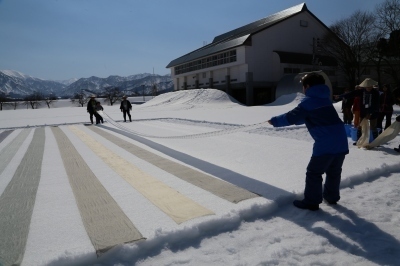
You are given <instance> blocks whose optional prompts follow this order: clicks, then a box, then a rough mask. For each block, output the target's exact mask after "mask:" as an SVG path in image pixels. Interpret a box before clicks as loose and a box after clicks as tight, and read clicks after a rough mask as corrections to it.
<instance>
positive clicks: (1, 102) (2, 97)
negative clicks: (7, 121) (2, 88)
mask: <svg viewBox="0 0 400 266" xmlns="http://www.w3.org/2000/svg"><path fill="white" fill-rule="evenodd" d="M7 101H8V99H7V97H6V95H5V94H4V93H3V92H2V93H0V111H3V105H4V104H6V103H7Z"/></svg>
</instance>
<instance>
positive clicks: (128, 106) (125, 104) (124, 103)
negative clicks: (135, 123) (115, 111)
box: [119, 96, 132, 122]
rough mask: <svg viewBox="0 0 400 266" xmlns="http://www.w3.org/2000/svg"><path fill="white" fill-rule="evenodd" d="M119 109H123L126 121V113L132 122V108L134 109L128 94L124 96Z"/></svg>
mask: <svg viewBox="0 0 400 266" xmlns="http://www.w3.org/2000/svg"><path fill="white" fill-rule="evenodd" d="M119 109H121V112H122V113H123V116H124V122H126V114H128V117H129V121H130V122H132V118H131V114H130V110H132V104H131V102H130V101H128V100H127V99H126V96H122V101H121V106H120V107H119Z"/></svg>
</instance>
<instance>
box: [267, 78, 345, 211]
mask: <svg viewBox="0 0 400 266" xmlns="http://www.w3.org/2000/svg"><path fill="white" fill-rule="evenodd" d="M301 83H302V85H303V91H304V94H305V95H306V96H305V97H304V99H303V100H302V101H301V103H300V104H299V105H298V106H297V107H296V108H294V109H293V110H291V111H289V112H287V113H286V114H282V115H279V116H275V117H273V118H271V119H270V120H269V121H268V123H270V124H271V125H273V126H274V127H284V126H289V125H300V124H304V123H305V125H306V127H307V129H308V131H309V133H310V135H311V137H312V138H313V139H314V141H315V142H314V146H313V153H312V156H311V159H310V162H309V164H308V166H307V173H306V186H305V190H304V199H303V200H295V201H294V202H293V204H294V205H295V206H296V207H297V208H300V209H308V210H313V211H315V210H318V209H319V204H320V203H322V200H323V199H325V201H326V202H328V203H329V204H336V203H337V202H338V201H339V199H340V192H339V187H340V181H341V173H342V165H343V162H344V158H345V156H346V154H348V153H349V147H348V140H347V135H346V130H345V127H344V124H343V121H342V120H341V119H340V118H339V115H338V113H337V111H336V110H335V108H334V107H333V104H332V101H331V100H330V95H331V93H330V89H329V87H328V86H326V85H325V79H324V78H323V77H322V76H321V75H319V74H317V73H310V74H307V75H305V76H304V77H303V78H302V79H301ZM324 173H325V174H326V178H325V184H324V186H323V189H322V175H323V174H324Z"/></svg>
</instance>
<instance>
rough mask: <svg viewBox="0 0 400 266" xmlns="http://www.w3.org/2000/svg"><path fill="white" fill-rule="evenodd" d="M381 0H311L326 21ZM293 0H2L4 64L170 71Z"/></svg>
mask: <svg viewBox="0 0 400 266" xmlns="http://www.w3.org/2000/svg"><path fill="white" fill-rule="evenodd" d="M382 2H383V0H335V1H333V0H309V1H306V2H305V3H306V4H307V7H308V9H309V10H310V11H311V12H312V13H313V14H314V15H316V16H317V17H318V18H319V19H320V20H321V21H322V22H323V23H325V25H327V26H330V25H331V24H332V23H333V22H335V21H336V20H338V19H341V18H346V17H348V16H350V15H351V14H352V13H353V12H354V11H356V10H366V11H373V10H374V8H375V6H376V5H377V4H379V3H382ZM300 3H302V1H295V0H196V1H193V0H0V70H16V71H19V72H22V73H24V74H27V75H31V76H34V77H38V78H42V79H53V80H65V79H69V78H81V77H90V76H98V77H108V76H110V75H119V76H128V75H133V74H139V73H145V72H146V73H152V72H153V68H154V73H155V74H161V75H164V74H168V73H170V72H169V70H168V69H166V68H165V66H166V65H167V64H168V63H169V62H170V61H172V60H173V59H175V58H177V57H180V56H182V55H184V54H186V53H188V52H191V51H192V50H195V49H197V48H200V47H201V46H203V44H204V42H207V43H210V42H212V40H213V38H214V37H215V36H217V35H219V34H222V33H225V32H227V31H229V30H233V29H235V28H237V27H240V26H243V25H245V24H248V23H250V22H253V21H256V20H258V19H261V18H264V17H266V16H268V15H271V14H273V13H275V12H278V11H281V10H284V9H286V8H289V7H292V6H294V5H297V4H300Z"/></svg>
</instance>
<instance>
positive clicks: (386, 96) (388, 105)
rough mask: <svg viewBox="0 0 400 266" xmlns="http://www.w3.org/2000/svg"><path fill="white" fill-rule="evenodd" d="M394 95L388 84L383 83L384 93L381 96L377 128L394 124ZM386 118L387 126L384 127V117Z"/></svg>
mask: <svg viewBox="0 0 400 266" xmlns="http://www.w3.org/2000/svg"><path fill="white" fill-rule="evenodd" d="M393 105H394V97H393V94H392V92H391V90H390V88H389V85H388V84H385V85H383V87H382V94H381V95H380V97H379V113H378V122H377V128H381V129H382V131H383V129H387V128H388V127H390V125H391V124H392V115H393ZM384 118H386V123H385V128H383V127H382V122H383V119H384Z"/></svg>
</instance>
